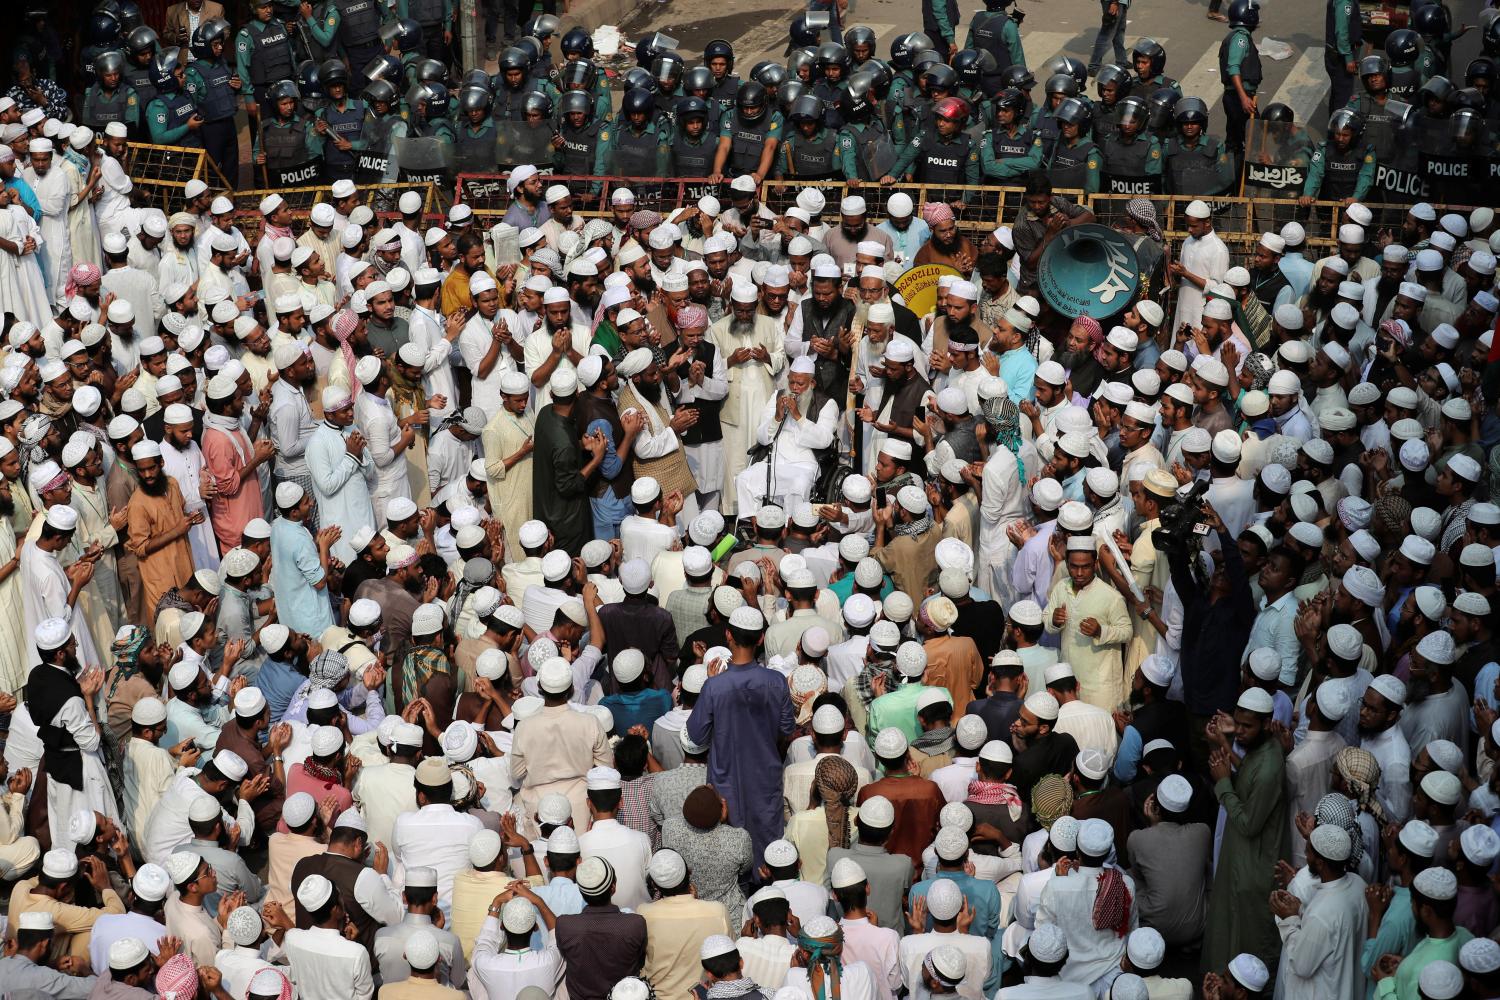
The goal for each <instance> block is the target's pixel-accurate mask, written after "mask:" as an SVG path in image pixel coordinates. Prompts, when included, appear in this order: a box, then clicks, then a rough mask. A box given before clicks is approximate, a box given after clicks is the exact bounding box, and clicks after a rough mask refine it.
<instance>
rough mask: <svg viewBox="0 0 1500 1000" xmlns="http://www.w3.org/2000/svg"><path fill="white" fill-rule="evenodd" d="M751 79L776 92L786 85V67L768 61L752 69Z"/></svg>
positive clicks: (757, 64) (759, 63)
mask: <svg viewBox="0 0 1500 1000" xmlns="http://www.w3.org/2000/svg"><path fill="white" fill-rule="evenodd" d="M750 79H752V80H755V81H758V82H759V83H760V85H761V86H762V87H766V88H767V89H770V90H775V89H776V88H777V87H779V86H781V85H782V84H783V83H786V67H785V66H783V65H781V63H774V62H771V60H769V59H767V60H764V61H763V62H758V63H756V64H755V65H754V66H752V67H751V68H750Z"/></svg>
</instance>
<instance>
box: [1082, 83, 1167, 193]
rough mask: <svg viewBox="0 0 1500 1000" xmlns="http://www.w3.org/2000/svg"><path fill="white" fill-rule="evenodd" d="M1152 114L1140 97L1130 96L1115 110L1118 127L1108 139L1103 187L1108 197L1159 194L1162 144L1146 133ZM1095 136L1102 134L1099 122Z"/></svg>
mask: <svg viewBox="0 0 1500 1000" xmlns="http://www.w3.org/2000/svg"><path fill="white" fill-rule="evenodd" d="M1150 117H1151V112H1150V110H1149V109H1148V108H1147V107H1146V102H1145V101H1144V100H1142V99H1141V98H1139V97H1127V98H1125V100H1123V101H1121V102H1120V105H1119V107H1118V108H1117V109H1116V110H1115V127H1114V131H1113V132H1112V134H1111V135H1110V136H1109V138H1107V139H1105V140H1104V146H1103V150H1102V152H1103V156H1104V163H1103V165H1102V168H1101V169H1102V172H1103V176H1102V177H1101V178H1100V187H1101V190H1103V191H1104V192H1105V193H1106V194H1159V193H1161V188H1162V163H1161V142H1160V140H1158V139H1157V138H1156V136H1154V135H1151V134H1150V133H1148V132H1147V131H1146V125H1147V124H1148V122H1149V121H1150ZM1094 134H1095V135H1096V136H1097V135H1098V134H1099V126H1098V124H1097V123H1095V126H1094Z"/></svg>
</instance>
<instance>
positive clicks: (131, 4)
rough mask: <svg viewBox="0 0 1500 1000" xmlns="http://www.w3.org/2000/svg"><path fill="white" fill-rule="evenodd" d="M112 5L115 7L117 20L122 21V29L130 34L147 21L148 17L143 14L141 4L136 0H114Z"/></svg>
mask: <svg viewBox="0 0 1500 1000" xmlns="http://www.w3.org/2000/svg"><path fill="white" fill-rule="evenodd" d="M110 6H111V7H112V8H113V9H114V14H115V20H117V21H119V22H120V30H121V31H123V32H125V33H126V34H129V33H130V32H131V31H134V30H135V29H136V28H139V27H140V26H141V25H142V24H144V23H145V21H146V19H145V18H144V17H142V16H141V6H140V4H138V3H136V2H135V0H113V2H112V3H111V4H110Z"/></svg>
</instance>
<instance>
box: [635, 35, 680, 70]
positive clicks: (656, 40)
mask: <svg viewBox="0 0 1500 1000" xmlns="http://www.w3.org/2000/svg"><path fill="white" fill-rule="evenodd" d="M675 48H677V39H675V38H670V37H668V36H667V35H663V34H662V33H661V32H659V31H654V32H652V33H651V34H649V35H647V36H646V37H645V38H642V39H641V40H640V41H638V42H636V43H635V64H636V65H637V66H640V67H643V68H644V67H648V66H650V65H651V64H652V63H654V62H656V57H657V56H659V55H661V54H662V53H663V52H666V51H668V50H669V49H675Z"/></svg>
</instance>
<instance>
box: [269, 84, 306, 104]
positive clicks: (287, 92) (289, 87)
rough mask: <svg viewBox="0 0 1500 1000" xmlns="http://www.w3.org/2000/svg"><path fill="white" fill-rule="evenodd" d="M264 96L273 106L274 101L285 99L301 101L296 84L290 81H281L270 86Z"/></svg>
mask: <svg viewBox="0 0 1500 1000" xmlns="http://www.w3.org/2000/svg"><path fill="white" fill-rule="evenodd" d="M266 96H267V97H268V98H270V99H271V102H272V104H273V105H274V104H275V102H276V101H280V100H282V99H283V98H287V97H290V98H292V99H293V100H298V101H300V100H301V99H302V94H301V93H300V92H299V91H298V90H297V84H296V83H294V82H292V81H291V80H281V81H278V82H276V83H273V84H271V86H270V87H268V88H267V89H266Z"/></svg>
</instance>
